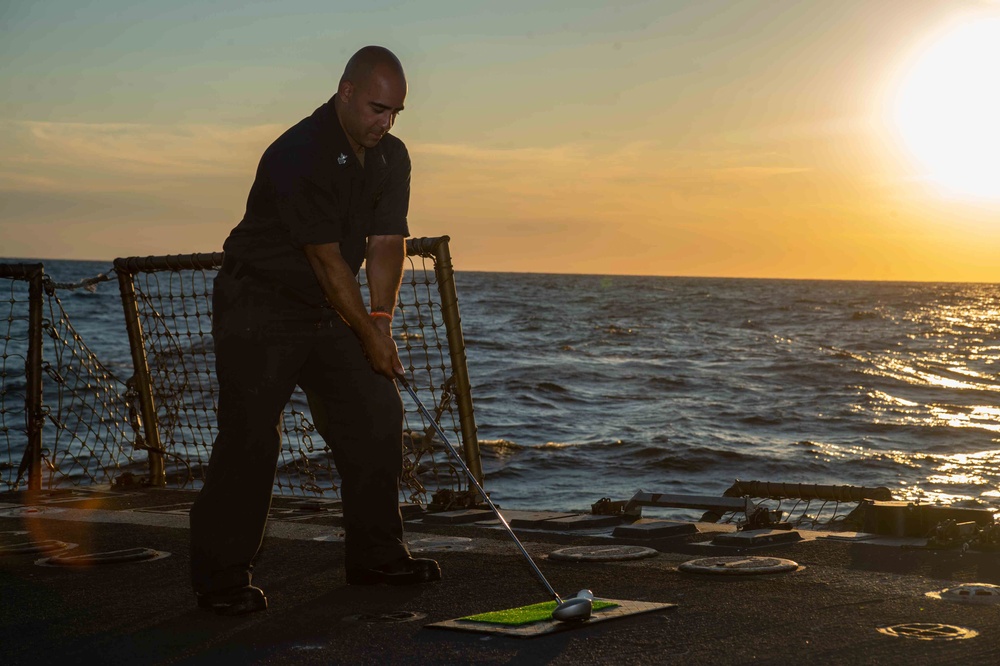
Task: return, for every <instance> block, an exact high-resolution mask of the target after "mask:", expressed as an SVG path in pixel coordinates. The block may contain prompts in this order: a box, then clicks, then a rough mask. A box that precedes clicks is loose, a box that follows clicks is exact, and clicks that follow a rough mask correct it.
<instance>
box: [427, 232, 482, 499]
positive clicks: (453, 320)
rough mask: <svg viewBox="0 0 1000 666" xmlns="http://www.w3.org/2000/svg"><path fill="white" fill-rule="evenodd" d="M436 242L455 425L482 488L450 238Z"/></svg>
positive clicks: (441, 238) (435, 265) (439, 290)
mask: <svg viewBox="0 0 1000 666" xmlns="http://www.w3.org/2000/svg"><path fill="white" fill-rule="evenodd" d="M436 240H437V242H436V243H435V245H434V273H435V275H436V277H437V283H438V293H440V295H441V316H442V317H443V318H444V323H445V328H446V329H447V332H448V353H449V355H450V356H451V372H452V374H453V375H454V376H455V402H456V404H457V405H458V422H459V424H460V426H461V428H462V450H463V451H464V453H465V464H466V465H468V467H469V470H470V471H471V472H472V474H473V475H474V476H475V477H476V480H477V481H479V483H480V485H482V484H483V482H484V479H483V463H482V460H481V458H480V453H479V438H478V434H477V429H476V414H475V411H474V410H473V407H472V383H471V382H470V380H469V366H468V363H467V361H466V356H465V336H464V335H463V334H462V318H461V316H460V315H459V312H458V290H457V289H456V288H455V270H454V268H453V267H452V264H451V250H450V249H449V248H448V241H449V240H450V239H449V238H448V236H441V237H440V238H439V239H436Z"/></svg>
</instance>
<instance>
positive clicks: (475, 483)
mask: <svg viewBox="0 0 1000 666" xmlns="http://www.w3.org/2000/svg"><path fill="white" fill-rule="evenodd" d="M397 378H398V379H399V383H400V384H402V385H403V388H405V389H406V391H407V392H408V393H409V394H410V397H411V398H413V401H414V402H415V403H417V408H418V409H419V410H420V413H421V414H423V415H424V417H425V418H426V419H427V420H428V421H430V422H431V426H432V427H433V428H434V430H435V431H437V434H438V436H439V437H441V440H442V441H443V442H444V444H445V446H447V447H448V450H449V451H451V454H452V456H454V457H455V459H456V460H457V461H458V464H459V465H461V466H462V469H463V470H464V471H465V474H466V476H468V477H469V481H470V482H471V483H472V485H473V486H475V487H476V490H478V491H479V494H480V496H481V497H482V498H483V499H484V500H486V503H487V504H489V505H490V508H491V509H493V513H495V514H496V515H497V518H499V519H500V522H501V523H502V524H503V526H504V527H505V528H506V529H507V533H508V534H510V538H511V539H513V540H514V543H516V544H517V547H518V548H520V549H521V552H522V553H523V554H524V557H525V559H526V560H528V564H530V565H531V568H532V569H533V570H534V572H535V575H536V576H538V580H540V581H542V585H544V586H545V589H546V590H548V591H549V594H551V595H552V597H553V598H554V599H555V600H556V603H557V604H562V602H563V600H562V599H561V598H559V595H558V594H557V593H556V591H555V590H554V589H553V588H552V586H551V585H549V581H547V580H546V579H545V576H544V575H543V574H542V570H541V569H539V568H538V565H537V564H535V561H534V560H533V559H531V555H529V554H528V551H527V550H525V548H524V544H522V543H521V540H520V539H518V538H517V535H516V534H514V530H512V529H511V527H510V525H509V524H508V523H507V520H506V519H505V518H504V517H503V514H502V513H500V509H498V508H497V507H496V504H494V503H493V500H491V499H490V497H489V495H487V494H486V491H485V490H483V487H482V486H481V485H480V484H479V481H477V480H476V477H475V475H474V474H473V473H472V470H470V469H469V466H468V465H466V464H465V461H464V460H462V456H460V455H458V451H457V450H456V449H455V447H454V446H452V444H451V442H449V441H448V437H447V436H446V435H445V434H444V431H443V430H441V426H439V425H438V423H437V421H436V420H435V419H434V417H433V416H431V413H430V412H428V411H427V408H426V407H424V403H422V402H420V398H418V397H417V394H416V393H415V392H414V390H413V389H412V388H411V387H410V384H409V382H407V381H406V378H405V377H403V376H402V375H397Z"/></svg>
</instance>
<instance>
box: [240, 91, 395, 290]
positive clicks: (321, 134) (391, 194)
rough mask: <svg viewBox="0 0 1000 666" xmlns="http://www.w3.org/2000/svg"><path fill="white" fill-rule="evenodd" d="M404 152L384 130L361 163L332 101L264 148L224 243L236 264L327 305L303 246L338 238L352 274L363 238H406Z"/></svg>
mask: <svg viewBox="0 0 1000 666" xmlns="http://www.w3.org/2000/svg"><path fill="white" fill-rule="evenodd" d="M409 203H410V156H409V154H408V153H407V151H406V146H405V145H404V144H403V142H402V141H400V140H399V139H397V138H396V137H394V136H392V135H391V134H386V135H385V136H383V137H382V140H381V141H379V143H378V145H376V146H375V147H374V148H367V149H365V164H364V166H363V167H362V166H361V163H360V162H359V161H358V159H357V157H356V156H355V154H354V150H353V149H352V148H351V146H350V144H349V143H348V141H347V136H346V135H345V134H344V130H343V128H342V127H341V126H340V122H339V120H338V119H337V112H336V109H335V107H334V101H333V99H330V101H329V102H327V103H326V104H324V105H323V106H321V107H319V108H318V109H316V111H315V112H313V114H312V115H311V116H309V117H308V118H305V119H303V120H302V121H301V122H299V123H298V124H297V125H295V126H294V127H292V128H291V129H289V130H288V131H286V132H285V133H284V134H282V135H281V136H280V137H278V139H277V140H275V142H274V143H272V144H271V145H270V147H269V148H268V149H267V150H266V151H264V155H263V157H261V159H260V165H259V166H258V167H257V177H256V178H255V179H254V183H253V187H251V188H250V196H249V197H248V198H247V210H246V214H245V215H244V216H243V220H242V221H241V222H240V223H239V224H238V225H237V226H236V228H235V229H233V230H232V232H231V233H230V234H229V238H228V239H226V242H225V244H224V246H223V249H224V250H225V252H226V260H227V262H229V261H234V262H235V261H239V262H241V263H243V264H245V265H246V266H248V267H250V268H252V269H253V271H254V274H255V275H257V276H265V277H266V279H268V280H269V281H273V282H274V284H276V285H279V286H281V287H284V288H287V289H291V290H292V291H294V292H295V293H296V294H298V295H300V296H301V298H302V299H303V300H305V301H306V302H309V303H315V304H317V305H322V304H324V303H325V302H326V298H325V296H324V295H323V290H322V288H321V287H320V285H319V281H318V280H317V278H316V274H315V273H314V272H313V270H312V267H311V266H310V264H309V261H308V260H307V259H306V256H305V252H304V251H303V246H304V245H321V244H323V243H339V244H340V253H341V255H342V256H343V257H344V260H345V261H346V262H347V264H348V266H350V267H351V270H352V271H353V272H354V274H355V275H357V273H358V271H359V270H360V269H361V264H362V262H363V261H364V258H365V249H366V247H367V242H368V236H383V235H399V236H408V235H409V229H408V228H407V224H406V215H407V210H408V208H409Z"/></svg>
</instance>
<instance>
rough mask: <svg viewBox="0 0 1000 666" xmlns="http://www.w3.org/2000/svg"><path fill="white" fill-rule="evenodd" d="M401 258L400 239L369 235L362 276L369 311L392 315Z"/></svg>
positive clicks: (403, 251)
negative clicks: (366, 286)
mask: <svg viewBox="0 0 1000 666" xmlns="http://www.w3.org/2000/svg"><path fill="white" fill-rule="evenodd" d="M405 259H406V239H404V238H403V237H402V236H371V237H370V238H369V239H368V251H367V254H366V257H365V273H366V275H367V276H368V293H369V295H370V296H371V309H372V310H373V311H378V310H381V311H383V312H388V313H389V314H392V311H393V310H394V309H395V308H396V300H397V299H398V298H399V283H400V281H401V280H402V278H403V261H404V260H405Z"/></svg>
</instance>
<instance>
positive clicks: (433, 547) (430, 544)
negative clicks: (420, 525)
mask: <svg viewBox="0 0 1000 666" xmlns="http://www.w3.org/2000/svg"><path fill="white" fill-rule="evenodd" d="M408 545H409V548H410V552H411V553H448V552H453V551H465V550H472V539H470V538H468V537H450V536H436V537H428V538H426V539H414V540H413V541H410V542H409V544H408Z"/></svg>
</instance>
